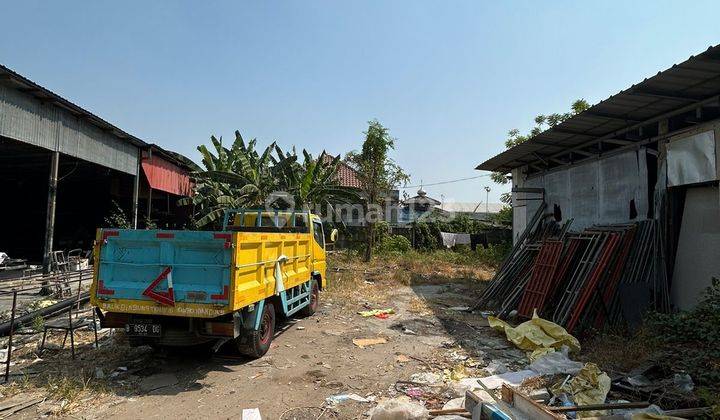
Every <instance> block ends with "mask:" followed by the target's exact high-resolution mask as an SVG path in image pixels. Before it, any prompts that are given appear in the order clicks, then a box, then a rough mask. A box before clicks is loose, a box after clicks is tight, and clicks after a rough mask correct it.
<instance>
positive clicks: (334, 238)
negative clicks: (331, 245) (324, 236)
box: [330, 229, 338, 242]
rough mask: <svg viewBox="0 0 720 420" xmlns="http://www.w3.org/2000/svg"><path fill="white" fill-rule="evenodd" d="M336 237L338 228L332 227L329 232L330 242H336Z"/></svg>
mask: <svg viewBox="0 0 720 420" xmlns="http://www.w3.org/2000/svg"><path fill="white" fill-rule="evenodd" d="M337 237H338V230H337V229H333V230H332V231H331V232H330V242H336V241H337Z"/></svg>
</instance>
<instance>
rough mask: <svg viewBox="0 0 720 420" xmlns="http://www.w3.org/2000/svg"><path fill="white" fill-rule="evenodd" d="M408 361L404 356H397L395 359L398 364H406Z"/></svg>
mask: <svg viewBox="0 0 720 420" xmlns="http://www.w3.org/2000/svg"><path fill="white" fill-rule="evenodd" d="M410 360H411V359H410V358H409V357H407V356H406V355H404V354H398V355H397V357H395V361H396V362H398V363H407V362H409V361H410Z"/></svg>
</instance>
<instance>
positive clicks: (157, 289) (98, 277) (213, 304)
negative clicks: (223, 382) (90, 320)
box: [90, 209, 337, 357]
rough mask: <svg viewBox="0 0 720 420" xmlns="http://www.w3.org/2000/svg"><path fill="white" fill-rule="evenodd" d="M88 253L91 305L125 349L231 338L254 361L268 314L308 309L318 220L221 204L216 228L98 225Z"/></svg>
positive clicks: (266, 340) (271, 325) (267, 329)
mask: <svg viewBox="0 0 720 420" xmlns="http://www.w3.org/2000/svg"><path fill="white" fill-rule="evenodd" d="M336 235H337V231H336V230H334V229H333V232H332V234H331V235H330V239H331V241H334V240H335V237H336ZM94 253H95V254H94V256H95V258H94V259H95V265H94V271H95V272H94V281H93V284H92V288H91V290H90V297H91V303H92V304H93V305H94V306H95V307H96V311H97V313H98V315H99V317H100V321H101V325H102V326H103V327H104V328H119V329H123V330H124V331H125V332H126V334H127V335H128V337H129V340H130V342H131V344H135V345H142V344H149V345H162V346H188V345H199V344H205V343H212V342H215V343H216V345H218V346H219V345H220V344H221V343H224V342H226V341H228V340H233V341H234V342H235V344H236V345H237V348H238V350H239V351H240V352H241V353H243V354H246V355H248V356H250V357H260V356H262V355H264V354H265V353H266V352H267V351H268V349H269V347H270V343H271V341H272V339H273V335H274V333H275V321H276V317H277V316H278V315H282V316H286V317H289V316H292V315H296V314H297V315H302V316H310V315H312V314H313V313H314V312H315V311H316V310H317V307H318V301H319V297H320V291H321V290H322V289H324V288H325V285H326V278H325V268H326V261H325V235H324V232H323V226H322V222H321V220H320V218H319V217H318V216H317V215H314V214H311V213H309V212H280V211H266V210H249V209H233V210H228V211H227V212H226V214H225V219H224V223H223V230H222V231H180V230H133V229H98V231H97V238H96V241H95V249H94Z"/></svg>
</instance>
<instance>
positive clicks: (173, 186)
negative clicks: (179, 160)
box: [142, 156, 192, 196]
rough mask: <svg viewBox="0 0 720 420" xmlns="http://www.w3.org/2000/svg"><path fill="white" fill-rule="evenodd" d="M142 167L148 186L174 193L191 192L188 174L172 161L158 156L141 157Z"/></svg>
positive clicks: (187, 194)
mask: <svg viewBox="0 0 720 420" xmlns="http://www.w3.org/2000/svg"><path fill="white" fill-rule="evenodd" d="M142 168H143V172H145V176H146V177H147V180H148V183H149V184H150V188H152V189H154V190H160V191H165V192H168V193H170V194H175V195H183V196H190V195H191V194H192V183H191V182H190V176H189V175H188V173H187V171H184V170H182V169H181V168H180V167H179V166H177V165H175V164H174V163H171V162H168V161H167V160H165V159H163V158H161V157H159V156H151V157H143V160H142Z"/></svg>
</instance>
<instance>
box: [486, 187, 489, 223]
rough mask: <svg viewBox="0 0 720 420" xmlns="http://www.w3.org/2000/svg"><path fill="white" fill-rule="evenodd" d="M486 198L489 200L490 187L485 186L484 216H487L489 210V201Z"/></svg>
mask: <svg viewBox="0 0 720 420" xmlns="http://www.w3.org/2000/svg"><path fill="white" fill-rule="evenodd" d="M488 200H490V187H488V186H485V217H488V216H489V214H490V210H489V207H488V203H489V201H488Z"/></svg>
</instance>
